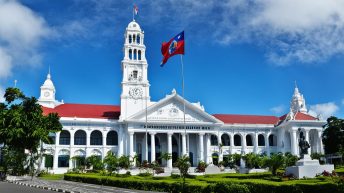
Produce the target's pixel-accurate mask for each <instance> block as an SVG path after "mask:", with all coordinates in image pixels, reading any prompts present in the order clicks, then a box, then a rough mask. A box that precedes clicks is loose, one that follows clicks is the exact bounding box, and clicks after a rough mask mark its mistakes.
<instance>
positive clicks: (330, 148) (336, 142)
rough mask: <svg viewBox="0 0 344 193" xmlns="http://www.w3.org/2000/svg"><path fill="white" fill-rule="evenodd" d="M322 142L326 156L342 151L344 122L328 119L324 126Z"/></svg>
mask: <svg viewBox="0 0 344 193" xmlns="http://www.w3.org/2000/svg"><path fill="white" fill-rule="evenodd" d="M324 128H325V130H324V132H323V136H322V138H323V139H322V140H323V143H324V147H325V152H326V153H327V154H333V153H338V152H340V151H341V150H342V149H344V120H343V119H338V118H337V117H333V116H332V117H329V118H328V119H327V124H326V125H325V126H324Z"/></svg>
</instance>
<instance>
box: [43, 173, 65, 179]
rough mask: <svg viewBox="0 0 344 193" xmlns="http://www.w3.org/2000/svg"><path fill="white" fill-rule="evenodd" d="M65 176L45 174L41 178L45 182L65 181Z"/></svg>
mask: <svg viewBox="0 0 344 193" xmlns="http://www.w3.org/2000/svg"><path fill="white" fill-rule="evenodd" d="M63 176H64V174H44V175H42V176H40V177H39V178H41V179H43V180H63Z"/></svg>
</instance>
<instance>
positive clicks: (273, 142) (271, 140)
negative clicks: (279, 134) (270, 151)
mask: <svg viewBox="0 0 344 193" xmlns="http://www.w3.org/2000/svg"><path fill="white" fill-rule="evenodd" d="M276 145H277V140H276V136H275V135H273V134H271V135H270V136H269V146H276Z"/></svg>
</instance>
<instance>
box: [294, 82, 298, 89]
mask: <svg viewBox="0 0 344 193" xmlns="http://www.w3.org/2000/svg"><path fill="white" fill-rule="evenodd" d="M294 82H295V88H297V83H296V80H294Z"/></svg>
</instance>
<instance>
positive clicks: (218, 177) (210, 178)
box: [78, 172, 331, 185]
mask: <svg viewBox="0 0 344 193" xmlns="http://www.w3.org/2000/svg"><path fill="white" fill-rule="evenodd" d="M78 175H81V176H82V175H84V176H99V177H101V176H102V175H100V174H98V173H88V174H78ZM102 177H105V178H111V179H123V180H125V179H128V180H139V181H151V180H154V181H159V182H167V183H175V182H180V181H181V178H175V177H152V176H149V177H140V176H127V177H117V176H102ZM274 179H276V177H273V176H272V174H271V173H269V172H266V173H259V174H214V175H204V176H196V177H193V178H187V179H186V182H187V183H197V184H199V183H200V184H204V185H207V184H212V183H217V182H238V183H251V182H256V183H262V184H267V183H268V184H275V185H282V184H299V183H306V184H317V183H328V182H330V181H331V179H330V178H324V177H321V178H313V179H300V180H287V181H276V180H274Z"/></svg>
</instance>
